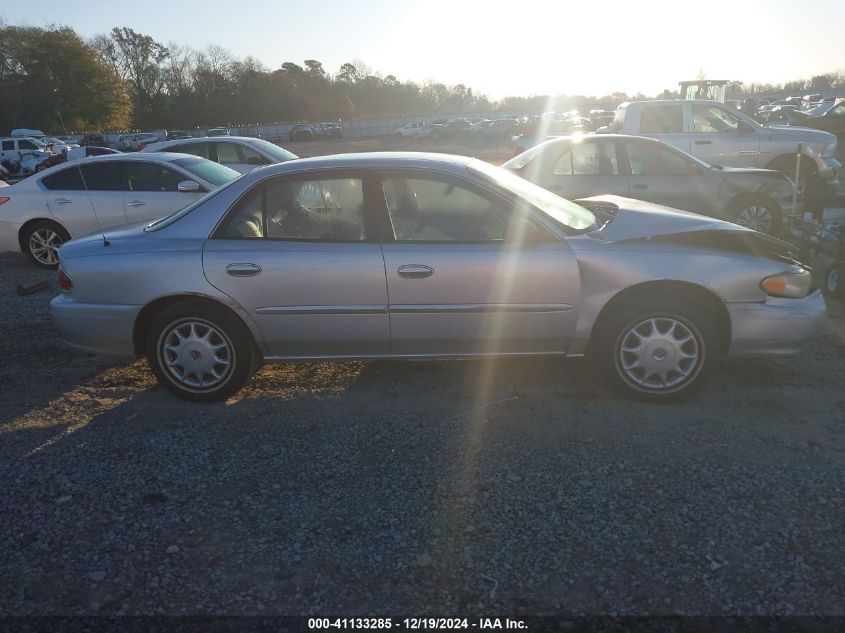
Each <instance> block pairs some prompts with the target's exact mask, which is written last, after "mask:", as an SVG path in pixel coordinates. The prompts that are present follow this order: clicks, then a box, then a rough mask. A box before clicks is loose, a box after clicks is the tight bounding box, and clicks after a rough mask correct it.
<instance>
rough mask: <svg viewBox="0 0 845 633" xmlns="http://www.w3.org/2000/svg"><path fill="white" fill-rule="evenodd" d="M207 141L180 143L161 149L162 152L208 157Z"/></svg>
mask: <svg viewBox="0 0 845 633" xmlns="http://www.w3.org/2000/svg"><path fill="white" fill-rule="evenodd" d="M208 145H209V144H208V143H182V144H181V145H173V146H172V147H168V148H165V149H163V150H162V151H163V152H178V153H180V154H193V155H194V156H199V157H200V158H208Z"/></svg>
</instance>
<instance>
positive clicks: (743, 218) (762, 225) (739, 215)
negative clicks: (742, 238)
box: [729, 198, 781, 233]
mask: <svg viewBox="0 0 845 633" xmlns="http://www.w3.org/2000/svg"><path fill="white" fill-rule="evenodd" d="M729 211H730V213H731V219H732V221H733V222H735V223H736V224H739V225H740V226H744V227H746V228H749V229H754V230H755V231H759V232H760V233H772V232H773V231H777V230H778V229H779V228H780V224H781V223H780V219H781V217H780V216H781V211H780V207H779V206H778V205H777V203H775V202H774V201H772V200H769V199H767V198H739V199H737V200H735V201H734V202H732V203H731V206H730V209H729Z"/></svg>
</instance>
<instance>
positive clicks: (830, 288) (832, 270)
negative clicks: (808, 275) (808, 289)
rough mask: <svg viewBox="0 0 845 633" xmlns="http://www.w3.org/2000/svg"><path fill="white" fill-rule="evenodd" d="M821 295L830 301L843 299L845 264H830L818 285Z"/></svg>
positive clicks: (844, 296) (844, 293)
mask: <svg viewBox="0 0 845 633" xmlns="http://www.w3.org/2000/svg"><path fill="white" fill-rule="evenodd" d="M819 285H820V286H821V289H822V294H823V295H824V296H825V297H828V298H830V299H845V264H842V263H834V264H831V265H830V266H829V267H828V268H827V270H825V272H824V277H823V278H822V280H821V283H820V284H819Z"/></svg>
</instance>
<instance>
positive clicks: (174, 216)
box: [144, 161, 240, 231]
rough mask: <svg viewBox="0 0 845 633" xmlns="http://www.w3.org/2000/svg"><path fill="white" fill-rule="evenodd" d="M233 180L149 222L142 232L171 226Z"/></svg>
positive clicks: (233, 180)
mask: <svg viewBox="0 0 845 633" xmlns="http://www.w3.org/2000/svg"><path fill="white" fill-rule="evenodd" d="M207 162H208V161H207ZM214 164H215V165H216V164H217V163H214ZM238 175H239V176H240V174H238ZM235 180H236V179H232V180H230V181H229V182H228V183H226V184H225V185H223V186H222V187H218V188H217V189H213V190H211V191H209V192H208V193H207V194H205V195H204V196H201V197H200V198H199V199H197V200H195V201H194V202H192V203H191V204H189V205H187V206H184V207H182V208H181V209H177V210H176V211H174V212H173V213H171V214H170V215H166V216H164V217H163V218H159V219H158V220H154V221H153V222H150V223H149V224H148V225H147V226H146V227H144V231H157V230H159V229H163V228H164V227H166V226H170V225H171V224H173V223H174V222H175V221H176V220H178V219H179V218H183V217H185V216H186V215H188V214H189V213H190V212H191V211H193V210H194V209H196V208H197V207H198V206H200V205H201V204H203V203H204V202H205V201H206V200H209V199H211V198H213V197H214V196H216V195H217V194H219V193H220V192H222V191H223V190H225V189H226V188H227V187H229V186H230V185H231V184H232V183H233V182H235Z"/></svg>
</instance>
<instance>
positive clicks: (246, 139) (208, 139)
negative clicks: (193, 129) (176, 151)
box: [141, 136, 263, 153]
mask: <svg viewBox="0 0 845 633" xmlns="http://www.w3.org/2000/svg"><path fill="white" fill-rule="evenodd" d="M260 140H263V139H258V138H254V137H252V136H192V137H190V138H174V139H171V140H169V141H159V142H158V143H150V144H149V145H147V146H146V147H144V149H142V150H141V153H149V152H158V151H159V149H160V148H163V147H171V146H172V145H175V144H177V143H178V144H180V145H182V144H185V143H250V142H254V141H260Z"/></svg>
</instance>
